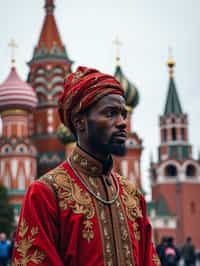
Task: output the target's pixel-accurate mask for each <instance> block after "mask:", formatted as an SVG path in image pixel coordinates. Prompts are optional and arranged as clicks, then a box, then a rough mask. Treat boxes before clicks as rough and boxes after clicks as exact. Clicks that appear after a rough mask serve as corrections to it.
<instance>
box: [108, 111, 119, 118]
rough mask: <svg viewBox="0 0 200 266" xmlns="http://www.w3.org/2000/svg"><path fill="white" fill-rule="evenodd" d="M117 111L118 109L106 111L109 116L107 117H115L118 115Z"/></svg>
mask: <svg viewBox="0 0 200 266" xmlns="http://www.w3.org/2000/svg"><path fill="white" fill-rule="evenodd" d="M116 113H117V112H116V111H107V112H106V116H107V117H113V116H115V115H116Z"/></svg>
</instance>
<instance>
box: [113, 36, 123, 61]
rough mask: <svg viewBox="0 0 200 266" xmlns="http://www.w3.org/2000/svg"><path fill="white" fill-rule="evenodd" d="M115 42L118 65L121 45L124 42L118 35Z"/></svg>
mask: <svg viewBox="0 0 200 266" xmlns="http://www.w3.org/2000/svg"><path fill="white" fill-rule="evenodd" d="M113 43H114V45H116V62H117V65H120V46H122V42H121V41H120V40H119V38H118V36H116V38H115V40H114V41H113Z"/></svg>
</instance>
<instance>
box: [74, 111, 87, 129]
mask: <svg viewBox="0 0 200 266" xmlns="http://www.w3.org/2000/svg"><path fill="white" fill-rule="evenodd" d="M73 125H74V127H75V129H76V131H85V117H84V116H83V115H82V114H77V115H75V117H74V119H73Z"/></svg>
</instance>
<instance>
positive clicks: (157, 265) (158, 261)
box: [152, 255, 161, 266]
mask: <svg viewBox="0 0 200 266" xmlns="http://www.w3.org/2000/svg"><path fill="white" fill-rule="evenodd" d="M152 261H153V262H154V264H155V265H156V266H161V262H160V259H159V257H158V255H154V256H153V258H152Z"/></svg>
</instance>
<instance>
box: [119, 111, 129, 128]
mask: <svg viewBox="0 0 200 266" xmlns="http://www.w3.org/2000/svg"><path fill="white" fill-rule="evenodd" d="M116 126H117V127H119V128H123V129H125V128H126V127H127V119H126V118H124V116H123V115H121V114H119V115H118V117H117V123H116Z"/></svg>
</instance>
